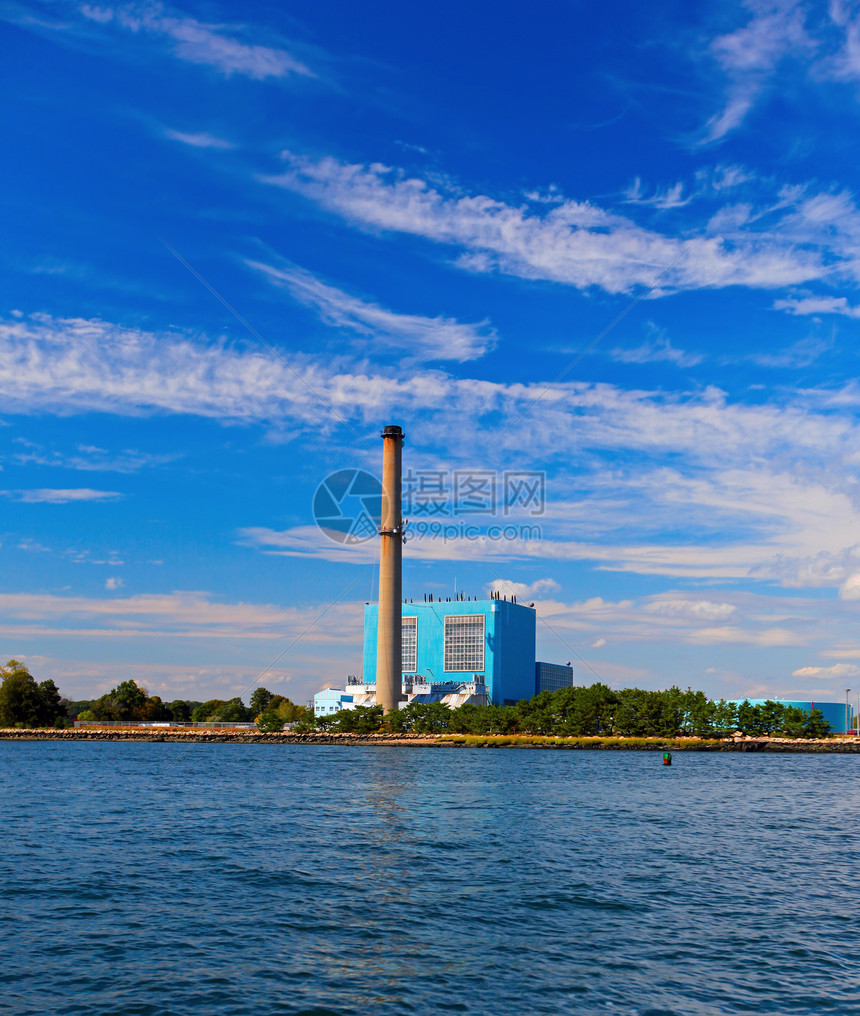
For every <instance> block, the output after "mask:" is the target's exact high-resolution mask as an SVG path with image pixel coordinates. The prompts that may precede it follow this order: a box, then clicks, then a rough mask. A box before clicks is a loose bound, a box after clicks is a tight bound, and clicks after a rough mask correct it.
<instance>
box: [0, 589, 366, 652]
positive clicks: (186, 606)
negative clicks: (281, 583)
mask: <svg viewBox="0 0 860 1016" xmlns="http://www.w3.org/2000/svg"><path fill="white" fill-rule="evenodd" d="M115 588H117V587H116V586H109V587H108V589H109V590H113V589H115ZM318 614H319V607H316V606H314V605H306V606H303V607H300V608H299V607H288V608H285V607H279V606H277V605H274V604H267V603H247V602H238V603H237V602H233V603H228V602H224V601H223V600H219V599H217V598H216V597H214V596H213V595H212V594H211V593H207V592H203V591H189V590H177V591H174V592H170V593H151V594H139V595H136V596H105V597H93V596H56V595H53V594H49V593H0V617H2V623H0V630H2V631H4V632H5V633H7V634H8V633H11V632H18V633H19V634H42V635H46V634H63V635H77V636H80V637H89V636H92V635H94V634H95V635H99V636H113V637H116V638H134V637H140V636H146V635H153V634H161V635H164V636H165V637H168V636H169V637H174V638H175V637H184V638H221V639H224V638H227V639H229V638H248V639H281V640H283V639H285V638H286V637H287V636H289V635H295V634H299V633H301V632H302V631H304V630H305V629H306V628H307V627H308V625H309V623H310V622H311V621H312V620H313V619H314V618H315V617H316V616H317V615H318ZM331 615H334V616H335V617H339V618H340V622H341V624H340V625H338V624H331V623H329V624H328V625H327V626H326V627H325V629H324V630H323V629H320V630H313V629H312V630H309V631H308V634H307V635H306V636H305V637H306V638H307V639H308V640H310V641H320V640H322V641H330V642H338V641H343V640H345V639H346V640H348V639H350V638H354V637H355V631H354V630H351V629H352V628H357V627H358V624H357V623H356V622H357V619H358V618H360V616H361V607H360V605H359V604H357V603H352V602H346V603H342V604H338V605H336V606H334V607H332V608H331V612H330V616H331ZM348 619H351V620H352V622H353V624H352V625H350V624H349V623H347V620H348ZM344 629H346V630H344Z"/></svg>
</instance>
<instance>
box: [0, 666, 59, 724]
mask: <svg viewBox="0 0 860 1016" xmlns="http://www.w3.org/2000/svg"><path fill="white" fill-rule="evenodd" d="M0 676H2V682H0V726H3V727H38V726H39V725H40V723H41V719H42V715H43V706H42V699H41V696H40V694H39V687H38V685H37V684H36V682H35V680H34V679H33V675H32V674H31V673H30V671H29V670H27V668H26V667H25V666H24V664H23V663H19V662H18V660H9V662H8V663H7V664H6V666H5V667H0ZM51 683H52V684H53V682H51ZM52 722H53V721H52Z"/></svg>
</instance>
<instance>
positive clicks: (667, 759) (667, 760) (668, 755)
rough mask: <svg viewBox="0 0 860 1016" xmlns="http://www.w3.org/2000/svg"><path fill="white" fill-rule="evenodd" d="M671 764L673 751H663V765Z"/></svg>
mask: <svg viewBox="0 0 860 1016" xmlns="http://www.w3.org/2000/svg"><path fill="white" fill-rule="evenodd" d="M671 764H672V752H671V751H664V752H663V765H664V766H670V765H671Z"/></svg>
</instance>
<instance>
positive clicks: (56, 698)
mask: <svg viewBox="0 0 860 1016" xmlns="http://www.w3.org/2000/svg"><path fill="white" fill-rule="evenodd" d="M38 693H39V723H40V724H41V726H43V727H53V726H54V724H56V722H57V721H58V720H60V719H64V718H65V716H66V710H65V709H64V707H63V700H62V699H61V698H60V692H59V689H58V688H57V686H56V685H55V684H54V682H53V681H51V680H47V681H40V682H39V686H38Z"/></svg>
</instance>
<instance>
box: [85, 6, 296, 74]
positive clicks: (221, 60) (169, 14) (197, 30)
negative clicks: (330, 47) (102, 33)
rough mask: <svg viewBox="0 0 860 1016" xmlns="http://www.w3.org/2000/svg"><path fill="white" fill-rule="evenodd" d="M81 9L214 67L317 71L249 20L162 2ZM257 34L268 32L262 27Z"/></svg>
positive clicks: (107, 25) (96, 19) (237, 71)
mask: <svg viewBox="0 0 860 1016" xmlns="http://www.w3.org/2000/svg"><path fill="white" fill-rule="evenodd" d="M80 12H81V15H82V16H83V17H84V18H85V19H87V20H88V21H90V22H92V23H95V24H97V25H100V26H102V27H105V28H117V29H120V30H122V31H125V32H129V33H130V34H132V35H152V36H154V37H160V38H162V39H165V40H167V41H168V43H169V44H170V45H171V47H172V51H173V54H174V55H175V56H176V57H178V58H179V59H180V60H185V61H188V62H189V63H196V64H203V65H206V66H209V67H214V68H215V69H216V70H218V71H219V72H220V73H221V74H223V75H224V76H225V77H230V76H231V75H233V74H239V75H242V76H244V77H248V78H253V79H255V80H257V81H263V80H265V79H267V78H275V79H277V78H286V77H289V76H292V75H298V76H301V77H314V76H315V75H314V72H313V71H312V70H311V69H310V68H309V67H308V66H307V65H306V64H304V63H302V62H301V61H300V60H297V59H296V58H295V57H294V56H293V55H292V54H291V53H289V52H288V51H287V50H286V49H285V48H282V47H278V46H271V45H266V44H264V43H262V42H258V41H255V39H254V37H253V34H252V33H251V32H249V30H248V28H247V27H246V26H244V25H230V24H226V25H225V24H207V23H206V22H202V21H198V20H197V19H196V18H192V17H188V16H187V15H184V14H182V13H180V12H179V11H175V10H173V9H171V8H170V7H167V6H166V5H165V4H161V3H143V4H119V5H114V6H111V5H97V4H86V3H85V4H82V5H81V7H80ZM256 34H257V37H258V38H260V37H262V36H264V34H265V33H263V32H257V33H256Z"/></svg>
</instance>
